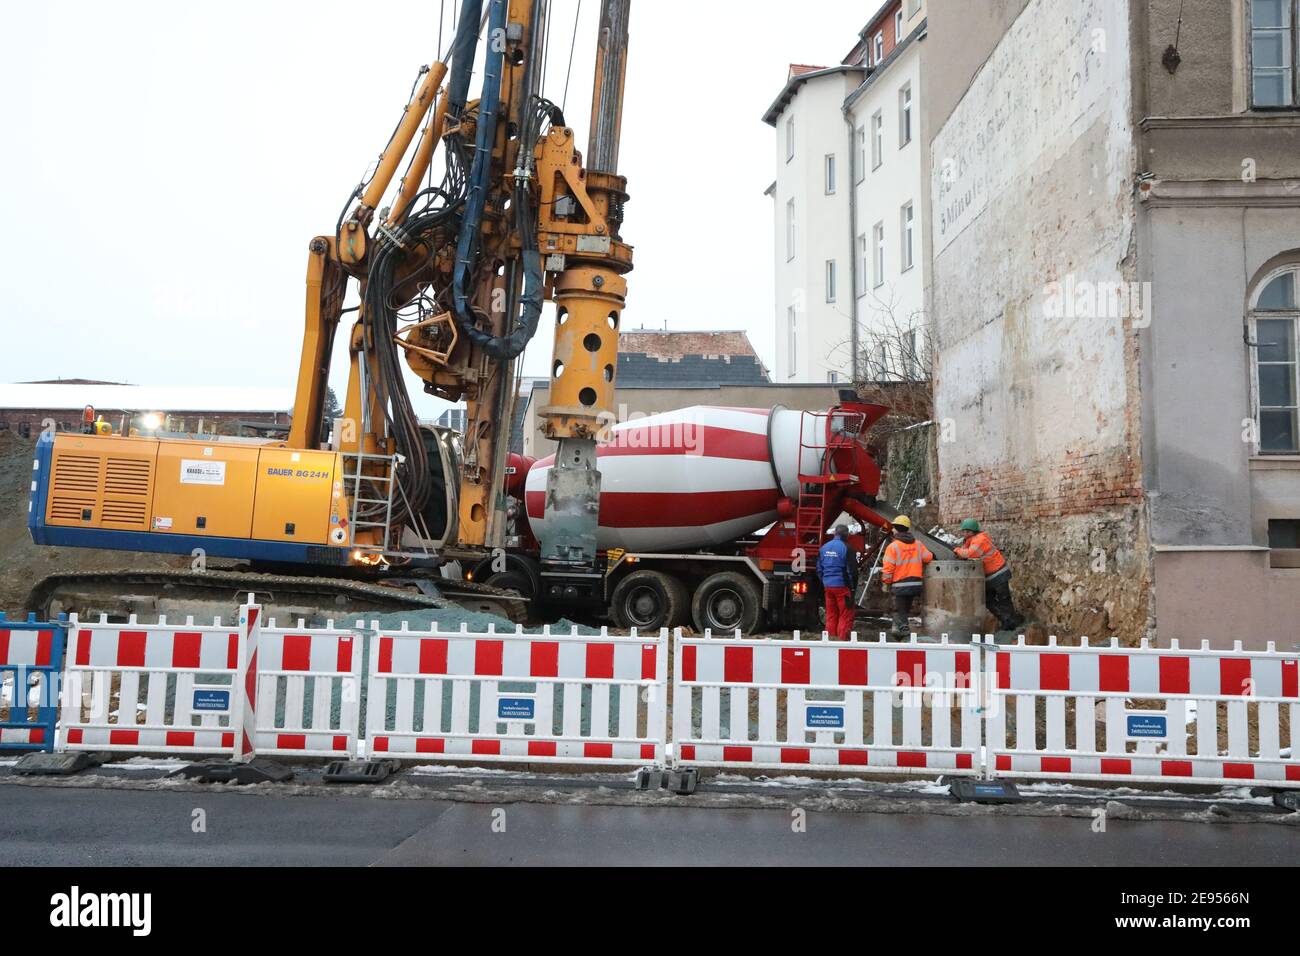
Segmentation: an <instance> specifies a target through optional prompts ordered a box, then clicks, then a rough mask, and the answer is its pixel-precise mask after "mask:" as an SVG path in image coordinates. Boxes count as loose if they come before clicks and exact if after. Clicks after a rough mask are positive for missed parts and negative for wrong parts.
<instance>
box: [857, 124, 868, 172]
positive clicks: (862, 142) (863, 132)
mask: <svg viewBox="0 0 1300 956" xmlns="http://www.w3.org/2000/svg"><path fill="white" fill-rule="evenodd" d="M857 139H858V168H857V176H856V177H855V179H856V181H857V182H862V180H864V179H865V178H866V177H867V128H866V127H865V126H859V127H858V128H857Z"/></svg>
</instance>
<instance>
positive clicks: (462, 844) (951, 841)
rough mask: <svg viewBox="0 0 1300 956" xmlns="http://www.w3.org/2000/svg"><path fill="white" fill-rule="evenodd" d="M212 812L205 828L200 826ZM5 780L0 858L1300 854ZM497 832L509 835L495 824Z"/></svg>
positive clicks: (375, 861)
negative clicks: (198, 813) (196, 825)
mask: <svg viewBox="0 0 1300 956" xmlns="http://www.w3.org/2000/svg"><path fill="white" fill-rule="evenodd" d="M195 810H202V811H203V819H204V823H205V825H206V832H202V833H196V832H194V829H193V821H194V820H195V813H194V811H195ZM1091 822H1092V821H1091V819H1090V818H1079V817H1050V818H1036V817H1014V816H998V817H945V816H934V815H929V814H925V813H908V814H873V813H810V814H808V816H807V820H806V830H805V832H802V833H796V832H793V830H792V827H791V823H792V819H791V816H790V814H789V813H787V812H786V811H783V810H749V809H745V810H719V809H700V808H691V807H682V806H677V807H665V808H657V807H656V808H644V807H610V806H575V805H548V804H528V803H512V804H507V805H504V806H501V807H493V806H491V805H487V804H471V803H448V802H444V801H438V800H432V799H413V800H389V799H377V798H374V797H349V796H285V797H278V796H273V795H260V794H259V795H253V794H240V793H223V792H216V791H213V792H167V791H149V790H105V789H80V788H77V789H73V788H64V787H30V786H0V866H6V867H11V866H41V865H52V864H61V865H69V866H97V865H103V866H114V865H119V866H120V865H128V866H129V865H160V866H214V865H241V864H242V865H257V866H280V865H284V866H314V865H349V866H363V865H379V866H405V865H421V866H438V865H465V866H502V865H507V866H508V865H547V864H569V865H592V864H594V865H673V866H681V865H692V864H693V865H701V864H734V865H750V866H772V865H818V864H822V865H848V866H906V865H913V864H929V865H945V864H947V865H955V866H978V865H983V864H997V865H1022V866H1038V865H1044V864H1057V865H1060V864H1074V865H1091V866H1114V865H1120V866H1144V865H1160V866H1178V865H1192V864H1196V865H1215V866H1236V865H1255V866H1259V865H1287V866H1290V865H1294V863H1295V861H1296V859H1298V858H1300V830H1297V829H1295V828H1290V827H1281V826H1274V825H1267V824H1204V823H1181V822H1132V821H1120V820H1113V821H1111V822H1110V823H1109V825H1108V827H1107V831H1106V832H1105V833H1094V832H1093V831H1092V828H1091V825H1090V824H1091ZM502 831H504V832H502Z"/></svg>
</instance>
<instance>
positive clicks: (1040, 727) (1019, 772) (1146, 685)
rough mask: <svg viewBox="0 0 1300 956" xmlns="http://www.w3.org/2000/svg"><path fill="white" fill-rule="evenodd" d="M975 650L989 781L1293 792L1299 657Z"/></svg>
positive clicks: (1144, 650)
mask: <svg viewBox="0 0 1300 956" xmlns="http://www.w3.org/2000/svg"><path fill="white" fill-rule="evenodd" d="M1022 640H1023V639H1022ZM984 653H985V667H986V682H987V686H988V688H989V694H990V700H989V715H988V721H987V731H986V736H987V748H988V749H987V753H988V758H987V759H988V771H989V774H990V775H991V776H999V777H1048V778H1064V779H1088V780H1109V781H1150V782H1160V783H1194V784H1239V783H1242V782H1258V783H1261V784H1266V785H1268V786H1291V787H1296V786H1300V750H1298V749H1297V744H1300V688H1298V687H1297V667H1298V666H1300V660H1298V659H1300V654H1291V655H1287V654H1279V653H1277V652H1276V651H1275V650H1274V648H1273V645H1272V644H1270V645H1269V649H1268V650H1267V651H1263V652H1252V651H1243V650H1241V644H1240V642H1238V643H1237V645H1236V647H1235V648H1234V649H1233V650H1231V651H1224V650H1212V649H1210V647H1209V645H1208V643H1207V644H1203V645H1202V647H1201V648H1200V649H1197V650H1192V649H1185V648H1181V647H1179V646H1178V642H1177V641H1174V642H1172V643H1171V644H1170V646H1169V647H1168V648H1153V647H1150V646H1148V644H1147V643H1146V642H1143V644H1142V646H1141V647H1138V648H1131V647H1120V646H1119V645H1118V643H1117V642H1112V643H1110V644H1109V645H1106V646H1090V645H1089V644H1088V643H1087V641H1086V640H1085V641H1084V642H1083V643H1082V645H1081V646H1071V647H1065V646H1057V645H1056V644H1055V641H1053V642H1052V643H1051V644H1050V645H1049V646H1046V647H1038V646H1028V645H1025V644H1024V643H1020V644H1015V645H1003V646H993V645H986V646H985V648H984ZM1284 730H1285V735H1286V738H1287V739H1285V740H1284V739H1283V732H1284Z"/></svg>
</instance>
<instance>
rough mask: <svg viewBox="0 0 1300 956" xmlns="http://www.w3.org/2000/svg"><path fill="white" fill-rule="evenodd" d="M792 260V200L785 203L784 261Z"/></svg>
mask: <svg viewBox="0 0 1300 956" xmlns="http://www.w3.org/2000/svg"><path fill="white" fill-rule="evenodd" d="M793 258H794V200H793V199H787V200H786V201H785V261H786V262H789V261H790V260H791V259H793Z"/></svg>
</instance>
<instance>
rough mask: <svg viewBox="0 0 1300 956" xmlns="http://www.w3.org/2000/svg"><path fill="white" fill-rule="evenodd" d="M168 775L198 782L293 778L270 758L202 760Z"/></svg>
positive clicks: (271, 781) (242, 782)
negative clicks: (246, 761) (244, 761)
mask: <svg viewBox="0 0 1300 956" xmlns="http://www.w3.org/2000/svg"><path fill="white" fill-rule="evenodd" d="M169 776H172V777H185V778H187V779H189V780H197V781H198V782H199V783H236V784H250V783H285V782H287V781H289V780H292V779H293V771H292V770H290V769H289V768H288V767H285V766H283V765H282V764H278V763H275V762H273V761H270V760H253V761H251V762H249V763H239V762H238V761H234V760H202V761H200V762H199V763H192V764H189V765H187V766H184V767H181V769H180V770H177V771H174V772H173V773H171V774H169Z"/></svg>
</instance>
